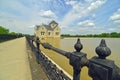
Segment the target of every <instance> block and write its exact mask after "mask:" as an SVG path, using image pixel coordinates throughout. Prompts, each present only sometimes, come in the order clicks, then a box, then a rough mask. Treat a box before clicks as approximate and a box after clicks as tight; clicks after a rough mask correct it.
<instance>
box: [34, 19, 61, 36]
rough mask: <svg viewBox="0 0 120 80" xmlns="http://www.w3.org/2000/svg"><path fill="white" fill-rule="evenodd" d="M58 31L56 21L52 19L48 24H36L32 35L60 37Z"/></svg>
mask: <svg viewBox="0 0 120 80" xmlns="http://www.w3.org/2000/svg"><path fill="white" fill-rule="evenodd" d="M60 31H61V30H60V28H59V26H58V23H57V22H55V21H52V22H50V23H49V24H48V25H46V24H42V25H36V26H35V29H34V35H35V36H36V37H39V38H50V37H51V38H60Z"/></svg>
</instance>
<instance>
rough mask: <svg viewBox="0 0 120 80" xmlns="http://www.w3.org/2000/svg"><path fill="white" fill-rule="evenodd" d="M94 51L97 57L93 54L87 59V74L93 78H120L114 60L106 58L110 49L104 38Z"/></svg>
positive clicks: (105, 79) (112, 79) (107, 79)
mask: <svg viewBox="0 0 120 80" xmlns="http://www.w3.org/2000/svg"><path fill="white" fill-rule="evenodd" d="M96 53H97V55H98V57H96V56H95V57H93V58H91V59H90V60H89V67H88V68H89V76H91V77H92V78H93V80H120V68H118V67H117V66H116V65H115V64H114V61H112V60H108V59H106V57H107V56H109V55H110V54H111V51H110V49H109V48H108V47H107V45H106V42H105V40H104V39H102V40H101V43H100V45H99V46H98V47H97V48H96Z"/></svg>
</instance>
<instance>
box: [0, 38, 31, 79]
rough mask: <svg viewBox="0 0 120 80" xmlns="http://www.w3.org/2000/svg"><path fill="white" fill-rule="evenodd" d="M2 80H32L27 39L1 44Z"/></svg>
mask: <svg viewBox="0 0 120 80" xmlns="http://www.w3.org/2000/svg"><path fill="white" fill-rule="evenodd" d="M0 80H32V76H31V71H30V66H29V60H28V53H27V49H26V40H25V37H23V38H18V39H14V40H10V41H6V42H3V43H0Z"/></svg>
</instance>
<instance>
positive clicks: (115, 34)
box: [61, 32, 120, 38]
mask: <svg viewBox="0 0 120 80" xmlns="http://www.w3.org/2000/svg"><path fill="white" fill-rule="evenodd" d="M61 37H106V38H108V37H112V38H120V33H117V32H112V33H101V34H87V35H70V34H62V35H61Z"/></svg>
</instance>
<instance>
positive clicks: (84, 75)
mask: <svg viewBox="0 0 120 80" xmlns="http://www.w3.org/2000/svg"><path fill="white" fill-rule="evenodd" d="M101 39H102V38H80V40H81V43H82V44H83V49H82V52H84V53H86V54H87V58H88V59H90V58H92V57H93V56H97V55H96V53H95V48H96V47H97V46H98V45H99V44H100V41H101ZM104 39H105V40H106V43H107V46H108V47H109V48H110V49H111V52H112V53H111V55H110V56H109V57H108V59H112V60H114V61H115V63H116V64H117V65H118V66H119V67H120V38H104ZM76 41H77V38H64V39H46V40H42V42H49V43H50V44H52V45H53V46H55V47H57V48H59V49H62V50H65V51H68V52H73V51H75V50H74V44H75V43H76ZM41 49H42V50H43V52H44V53H45V54H46V55H47V56H49V57H50V58H51V59H52V60H53V61H55V62H56V63H57V64H58V65H59V66H60V67H62V68H63V69H64V70H65V71H67V72H68V73H69V74H70V75H72V73H73V71H72V70H73V69H72V67H71V66H70V65H69V60H68V59H67V58H66V57H64V56H62V55H60V54H58V53H56V52H54V51H52V50H47V49H44V48H43V47H41ZM81 80H92V79H91V78H90V77H89V76H88V69H87V68H86V67H84V68H83V69H82V71H81Z"/></svg>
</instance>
